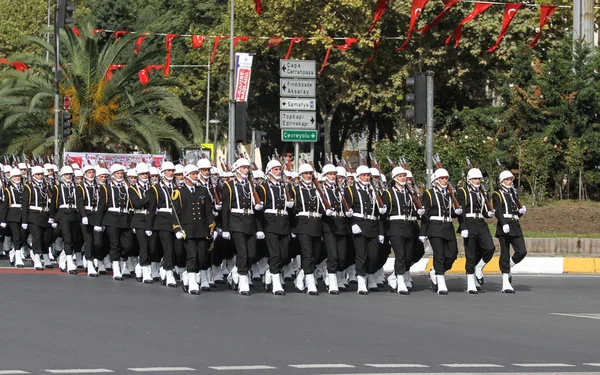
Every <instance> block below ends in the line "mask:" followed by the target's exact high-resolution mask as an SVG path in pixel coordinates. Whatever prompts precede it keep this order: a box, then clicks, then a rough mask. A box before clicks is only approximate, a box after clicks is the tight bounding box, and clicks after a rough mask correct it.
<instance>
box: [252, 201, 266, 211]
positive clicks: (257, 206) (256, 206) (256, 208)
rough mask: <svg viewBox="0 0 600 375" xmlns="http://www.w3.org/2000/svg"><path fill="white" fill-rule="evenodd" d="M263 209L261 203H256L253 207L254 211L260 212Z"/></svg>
mask: <svg viewBox="0 0 600 375" xmlns="http://www.w3.org/2000/svg"><path fill="white" fill-rule="evenodd" d="M263 208H264V206H263V204H262V203H258V204H255V205H254V209H255V210H256V211H262V209H263Z"/></svg>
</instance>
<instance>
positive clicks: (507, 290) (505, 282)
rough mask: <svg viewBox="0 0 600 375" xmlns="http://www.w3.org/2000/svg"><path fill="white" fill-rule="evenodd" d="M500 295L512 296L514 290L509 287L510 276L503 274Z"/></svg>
mask: <svg viewBox="0 0 600 375" xmlns="http://www.w3.org/2000/svg"><path fill="white" fill-rule="evenodd" d="M502 293H507V294H514V293H515V290H514V289H513V287H512V285H510V274H508V273H503V274H502Z"/></svg>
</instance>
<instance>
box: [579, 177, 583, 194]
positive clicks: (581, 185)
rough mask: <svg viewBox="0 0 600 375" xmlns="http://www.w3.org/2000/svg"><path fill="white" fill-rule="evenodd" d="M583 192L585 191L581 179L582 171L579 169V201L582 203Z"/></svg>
mask: <svg viewBox="0 0 600 375" xmlns="http://www.w3.org/2000/svg"><path fill="white" fill-rule="evenodd" d="M582 190H583V184H582V179H581V169H579V201H580V202H581V198H582Z"/></svg>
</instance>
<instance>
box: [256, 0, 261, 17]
mask: <svg viewBox="0 0 600 375" xmlns="http://www.w3.org/2000/svg"><path fill="white" fill-rule="evenodd" d="M254 10H255V11H256V14H262V3H261V0H254Z"/></svg>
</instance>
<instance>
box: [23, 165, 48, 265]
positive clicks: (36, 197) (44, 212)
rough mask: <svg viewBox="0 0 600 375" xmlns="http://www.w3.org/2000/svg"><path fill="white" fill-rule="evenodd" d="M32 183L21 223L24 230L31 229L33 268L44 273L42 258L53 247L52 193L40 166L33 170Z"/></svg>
mask: <svg viewBox="0 0 600 375" xmlns="http://www.w3.org/2000/svg"><path fill="white" fill-rule="evenodd" d="M31 176H32V181H31V183H29V184H28V185H25V187H26V189H25V196H24V199H23V207H22V208H23V210H22V218H21V221H22V223H23V229H29V232H30V233H31V243H32V248H33V268H35V270H36V271H42V270H43V269H44V268H43V266H42V261H41V256H42V254H43V253H46V254H47V253H48V248H49V247H50V245H52V242H53V241H52V240H53V239H52V233H53V231H52V227H51V226H50V224H49V223H48V219H49V218H50V199H51V196H50V195H51V191H50V188H49V187H48V185H46V183H45V182H44V169H43V168H42V167H39V166H34V167H33V168H31Z"/></svg>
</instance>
